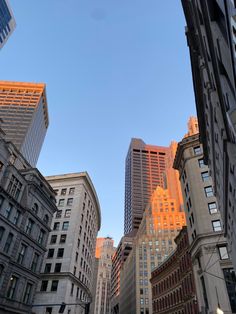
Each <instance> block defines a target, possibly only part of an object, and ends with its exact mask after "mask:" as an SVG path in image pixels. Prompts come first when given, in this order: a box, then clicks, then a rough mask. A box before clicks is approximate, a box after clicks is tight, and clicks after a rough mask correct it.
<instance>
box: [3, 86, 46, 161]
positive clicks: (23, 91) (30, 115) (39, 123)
mask: <svg viewBox="0 0 236 314" xmlns="http://www.w3.org/2000/svg"><path fill="white" fill-rule="evenodd" d="M0 116H1V119H2V120H3V123H2V129H3V131H4V132H5V133H6V136H5V139H6V140H7V141H11V142H12V143H13V144H14V145H15V146H16V147H17V149H18V150H19V151H20V153H21V154H22V155H23V156H24V157H25V159H26V160H27V161H28V162H29V164H30V165H31V166H32V167H35V165H36V163H37V160H38V157H39V153H40V150H41V147H42V144H43V141H44V138H45V135H46V131H47V128H48V123H49V122H48V109H47V98H46V87H45V84H34V83H18V82H6V81H0Z"/></svg>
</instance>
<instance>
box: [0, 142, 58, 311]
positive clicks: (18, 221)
mask: <svg viewBox="0 0 236 314" xmlns="http://www.w3.org/2000/svg"><path fill="white" fill-rule="evenodd" d="M55 211H56V205H55V195H54V192H53V190H52V188H51V187H50V185H49V184H48V183H47V181H46V180H45V179H44V178H43V176H42V175H41V174H40V172H39V171H38V170H37V169H33V168H31V166H30V165H29V164H28V163H27V161H26V160H25V159H24V157H23V156H22V155H21V154H20V153H19V151H18V150H17V149H16V147H15V146H14V145H13V144H12V143H10V142H7V141H5V140H4V139H3V138H0V313H4V314H13V313H14V314H15V313H18V314H25V313H31V306H32V302H33V296H34V293H35V290H36V286H37V283H38V282H39V278H40V270H41V265H42V259H43V255H44V253H45V252H46V244H47V238H48V235H49V231H50V230H51V229H50V226H51V221H52V216H53V213H54V212H55Z"/></svg>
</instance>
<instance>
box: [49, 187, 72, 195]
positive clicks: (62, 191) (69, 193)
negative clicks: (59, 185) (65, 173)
mask: <svg viewBox="0 0 236 314" xmlns="http://www.w3.org/2000/svg"><path fill="white" fill-rule="evenodd" d="M54 193H55V194H56V195H66V194H67V193H68V195H74V194H75V188H74V187H73V188H69V189H66V188H64V189H61V191H60V193H59V189H56V190H54Z"/></svg>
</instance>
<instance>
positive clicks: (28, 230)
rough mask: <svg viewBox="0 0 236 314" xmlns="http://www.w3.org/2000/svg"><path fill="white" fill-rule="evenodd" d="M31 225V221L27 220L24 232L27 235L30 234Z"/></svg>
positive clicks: (32, 223)
mask: <svg viewBox="0 0 236 314" xmlns="http://www.w3.org/2000/svg"><path fill="white" fill-rule="evenodd" d="M33 225H34V222H33V220H32V219H30V218H29V219H28V221H27V225H26V227H25V232H26V233H27V234H29V235H30V234H31V232H32V228H33Z"/></svg>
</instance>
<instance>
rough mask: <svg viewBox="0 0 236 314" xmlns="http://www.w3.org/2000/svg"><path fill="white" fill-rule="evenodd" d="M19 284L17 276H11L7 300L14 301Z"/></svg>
mask: <svg viewBox="0 0 236 314" xmlns="http://www.w3.org/2000/svg"><path fill="white" fill-rule="evenodd" d="M17 282H18V278H17V277H16V276H11V278H10V282H9V286H8V289H7V298H9V299H14V295H15V291H16V286H17Z"/></svg>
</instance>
